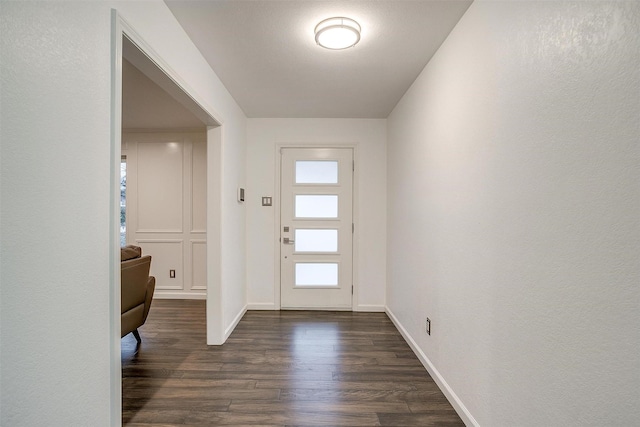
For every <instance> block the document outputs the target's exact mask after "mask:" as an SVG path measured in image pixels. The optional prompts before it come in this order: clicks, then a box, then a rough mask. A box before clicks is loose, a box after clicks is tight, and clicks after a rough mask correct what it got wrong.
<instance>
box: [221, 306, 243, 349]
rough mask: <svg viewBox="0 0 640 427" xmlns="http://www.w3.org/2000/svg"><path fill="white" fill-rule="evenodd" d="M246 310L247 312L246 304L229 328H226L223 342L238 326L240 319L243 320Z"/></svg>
mask: <svg viewBox="0 0 640 427" xmlns="http://www.w3.org/2000/svg"><path fill="white" fill-rule="evenodd" d="M246 312H247V306H246V305H245V306H244V307H242V309H241V310H240V312H239V313H238V314H237V315H236V317H235V318H234V319H233V321H232V322H231V324H230V325H229V326H228V327H227V329H225V330H224V338H223V340H222V342H225V341H227V338H229V335H231V333H232V332H233V330H234V329H235V328H236V326H238V323H240V320H242V316H244V314H245V313H246Z"/></svg>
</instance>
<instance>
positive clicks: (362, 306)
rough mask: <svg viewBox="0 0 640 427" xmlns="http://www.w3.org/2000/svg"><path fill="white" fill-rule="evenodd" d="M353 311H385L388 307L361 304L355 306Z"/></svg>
mask: <svg viewBox="0 0 640 427" xmlns="http://www.w3.org/2000/svg"><path fill="white" fill-rule="evenodd" d="M353 311H362V312H367V313H384V312H386V311H387V308H386V307H385V306H384V305H369V304H359V305H357V306H355V307H354V308H353Z"/></svg>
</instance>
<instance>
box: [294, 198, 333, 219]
mask: <svg viewBox="0 0 640 427" xmlns="http://www.w3.org/2000/svg"><path fill="white" fill-rule="evenodd" d="M295 212H296V218H338V196H337V195H301V194H297V195H296V198H295Z"/></svg>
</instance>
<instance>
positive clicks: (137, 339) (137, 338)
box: [132, 329, 142, 342]
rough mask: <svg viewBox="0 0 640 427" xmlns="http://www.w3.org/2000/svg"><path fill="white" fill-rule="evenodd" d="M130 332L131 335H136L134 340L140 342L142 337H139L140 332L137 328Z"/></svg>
mask: <svg viewBox="0 0 640 427" xmlns="http://www.w3.org/2000/svg"><path fill="white" fill-rule="evenodd" d="M132 333H133V336H134V337H136V341H138V342H142V338H140V333H139V332H138V330H137V329H134V330H133V332H132Z"/></svg>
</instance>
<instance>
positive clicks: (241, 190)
mask: <svg viewBox="0 0 640 427" xmlns="http://www.w3.org/2000/svg"><path fill="white" fill-rule="evenodd" d="M238 202H240V203H242V202H244V188H240V187H238Z"/></svg>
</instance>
